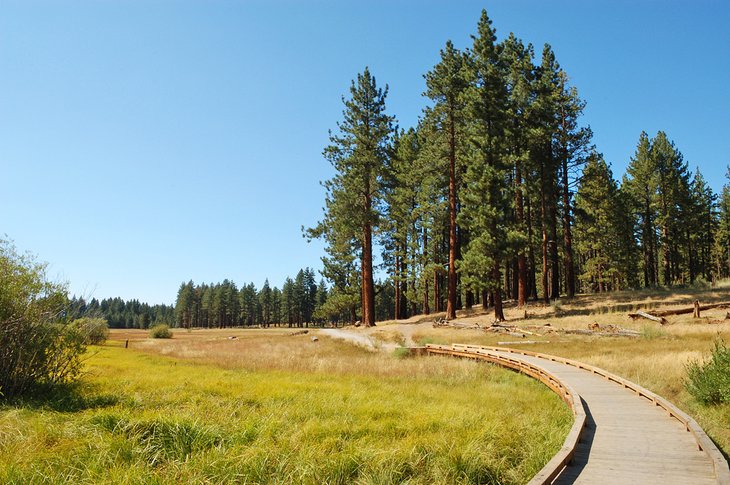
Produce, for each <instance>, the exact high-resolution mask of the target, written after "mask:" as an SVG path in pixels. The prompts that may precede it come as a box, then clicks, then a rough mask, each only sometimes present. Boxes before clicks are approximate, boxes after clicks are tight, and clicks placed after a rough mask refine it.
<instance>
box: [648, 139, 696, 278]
mask: <svg viewBox="0 0 730 485" xmlns="http://www.w3.org/2000/svg"><path fill="white" fill-rule="evenodd" d="M651 156H652V159H653V161H654V166H655V168H656V174H657V175H656V176H657V193H656V194H655V205H656V211H657V214H658V216H657V225H658V226H659V228H660V245H661V248H660V249H661V256H662V258H661V259H662V282H663V283H664V284H665V285H667V286H670V285H672V284H674V283H676V282H680V283H681V282H683V271H682V270H683V269H684V268H683V267H684V266H685V265H686V260H684V258H683V257H682V254H681V251H680V248H682V247H686V245H687V240H686V232H685V231H684V230H683V228H684V227H685V225H686V224H687V223H688V222H689V221H688V219H689V214H690V211H689V173H688V170H687V164H686V162H685V161H684V158H683V157H682V154H681V153H680V152H679V150H677V148H676V147H675V145H674V143H673V142H671V141H670V140H669V139H668V137H667V135H666V134H665V133H664V132H663V131H660V132H659V133H657V135H656V137H655V138H654V140H653V142H652V146H651Z"/></svg>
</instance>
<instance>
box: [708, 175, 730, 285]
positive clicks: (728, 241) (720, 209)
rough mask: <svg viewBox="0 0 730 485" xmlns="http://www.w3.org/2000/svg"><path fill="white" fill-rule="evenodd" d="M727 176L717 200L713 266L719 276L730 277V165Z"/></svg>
mask: <svg viewBox="0 0 730 485" xmlns="http://www.w3.org/2000/svg"><path fill="white" fill-rule="evenodd" d="M726 178H727V182H726V183H725V185H723V187H722V192H721V193H720V197H719V199H718V202H717V213H718V217H717V231H716V233H715V241H714V245H713V251H712V260H713V266H714V269H715V272H716V275H717V277H719V278H727V277H730V166H728V167H727V172H726Z"/></svg>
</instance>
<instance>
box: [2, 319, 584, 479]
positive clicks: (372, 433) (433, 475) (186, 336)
mask: <svg viewBox="0 0 730 485" xmlns="http://www.w3.org/2000/svg"><path fill="white" fill-rule="evenodd" d="M234 336H235V337H236V338H235V339H231V338H229V337H234ZM124 340H129V341H130V342H129V347H130V348H128V349H125V348H123V341H124ZM571 422H572V416H571V415H570V412H569V411H568V409H567V408H566V407H565V406H564V404H563V403H562V402H561V401H560V400H559V399H558V398H557V397H556V396H554V395H553V394H552V393H550V392H549V391H548V390H547V388H545V387H544V386H542V385H541V384H539V383H536V382H534V381H532V380H531V379H528V378H526V377H524V376H521V375H518V374H515V373H512V372H509V371H506V370H502V369H498V368H494V367H492V366H488V365H483V364H481V365H480V364H478V363H474V362H468V361H459V360H456V359H449V358H398V357H396V356H395V355H392V354H385V353H379V352H372V351H368V350H366V349H362V348H358V347H355V346H352V345H349V344H347V343H342V342H338V341H333V340H330V339H327V338H320V339H319V341H318V342H313V341H312V340H311V338H310V336H308V335H302V336H289V335H288V332H285V331H266V330H259V331H256V330H252V331H244V330H227V331H194V332H184V331H183V332H176V333H175V336H174V338H173V339H171V340H154V341H153V340H149V339H147V338H146V336H145V334H144V333H141V332H127V333H124V332H113V333H112V340H111V341H110V342H108V344H107V345H105V346H102V347H95V348H92V350H91V352H90V357H89V358H88V361H87V375H86V376H85V378H84V380H83V383H82V385H81V386H79V387H78V388H77V389H75V390H70V391H59V392H57V393H55V394H54V395H52V396H48V397H47V399H45V400H43V401H27V402H24V403H16V404H14V405H4V406H2V407H0V483H17V484H26V483H282V484H284V483H287V484H288V483H311V484H324V483H332V484H334V483H342V484H345V483H363V484H365V483H368V484H387V483H413V484H416V483H524V482H525V481H527V480H528V479H529V478H530V477H531V476H532V475H533V474H534V473H536V472H537V471H538V470H539V469H540V468H541V467H542V466H543V465H544V464H545V463H546V462H547V461H548V460H549V459H550V457H551V456H552V455H553V454H554V453H555V452H557V450H558V449H559V448H560V446H561V444H562V441H563V439H564V437H565V435H566V434H567V430H568V428H569V427H570V425H571Z"/></svg>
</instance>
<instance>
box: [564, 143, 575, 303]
mask: <svg viewBox="0 0 730 485" xmlns="http://www.w3.org/2000/svg"><path fill="white" fill-rule="evenodd" d="M570 225H571V220H570V190H569V187H568V155H567V152H564V153H563V244H564V245H565V247H564V250H565V255H564V257H565V293H566V294H567V295H568V298H572V297H573V296H575V263H574V262H573V231H572V229H571V227H570Z"/></svg>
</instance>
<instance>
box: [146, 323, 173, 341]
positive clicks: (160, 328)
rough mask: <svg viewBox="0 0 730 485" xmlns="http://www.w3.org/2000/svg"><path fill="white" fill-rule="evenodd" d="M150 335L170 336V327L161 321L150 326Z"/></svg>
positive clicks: (155, 336) (158, 336)
mask: <svg viewBox="0 0 730 485" xmlns="http://www.w3.org/2000/svg"><path fill="white" fill-rule="evenodd" d="M150 337H152V338H172V332H171V331H170V327H168V326H167V325H165V324H164V323H161V324H159V325H155V326H154V327H152V328H150Z"/></svg>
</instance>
